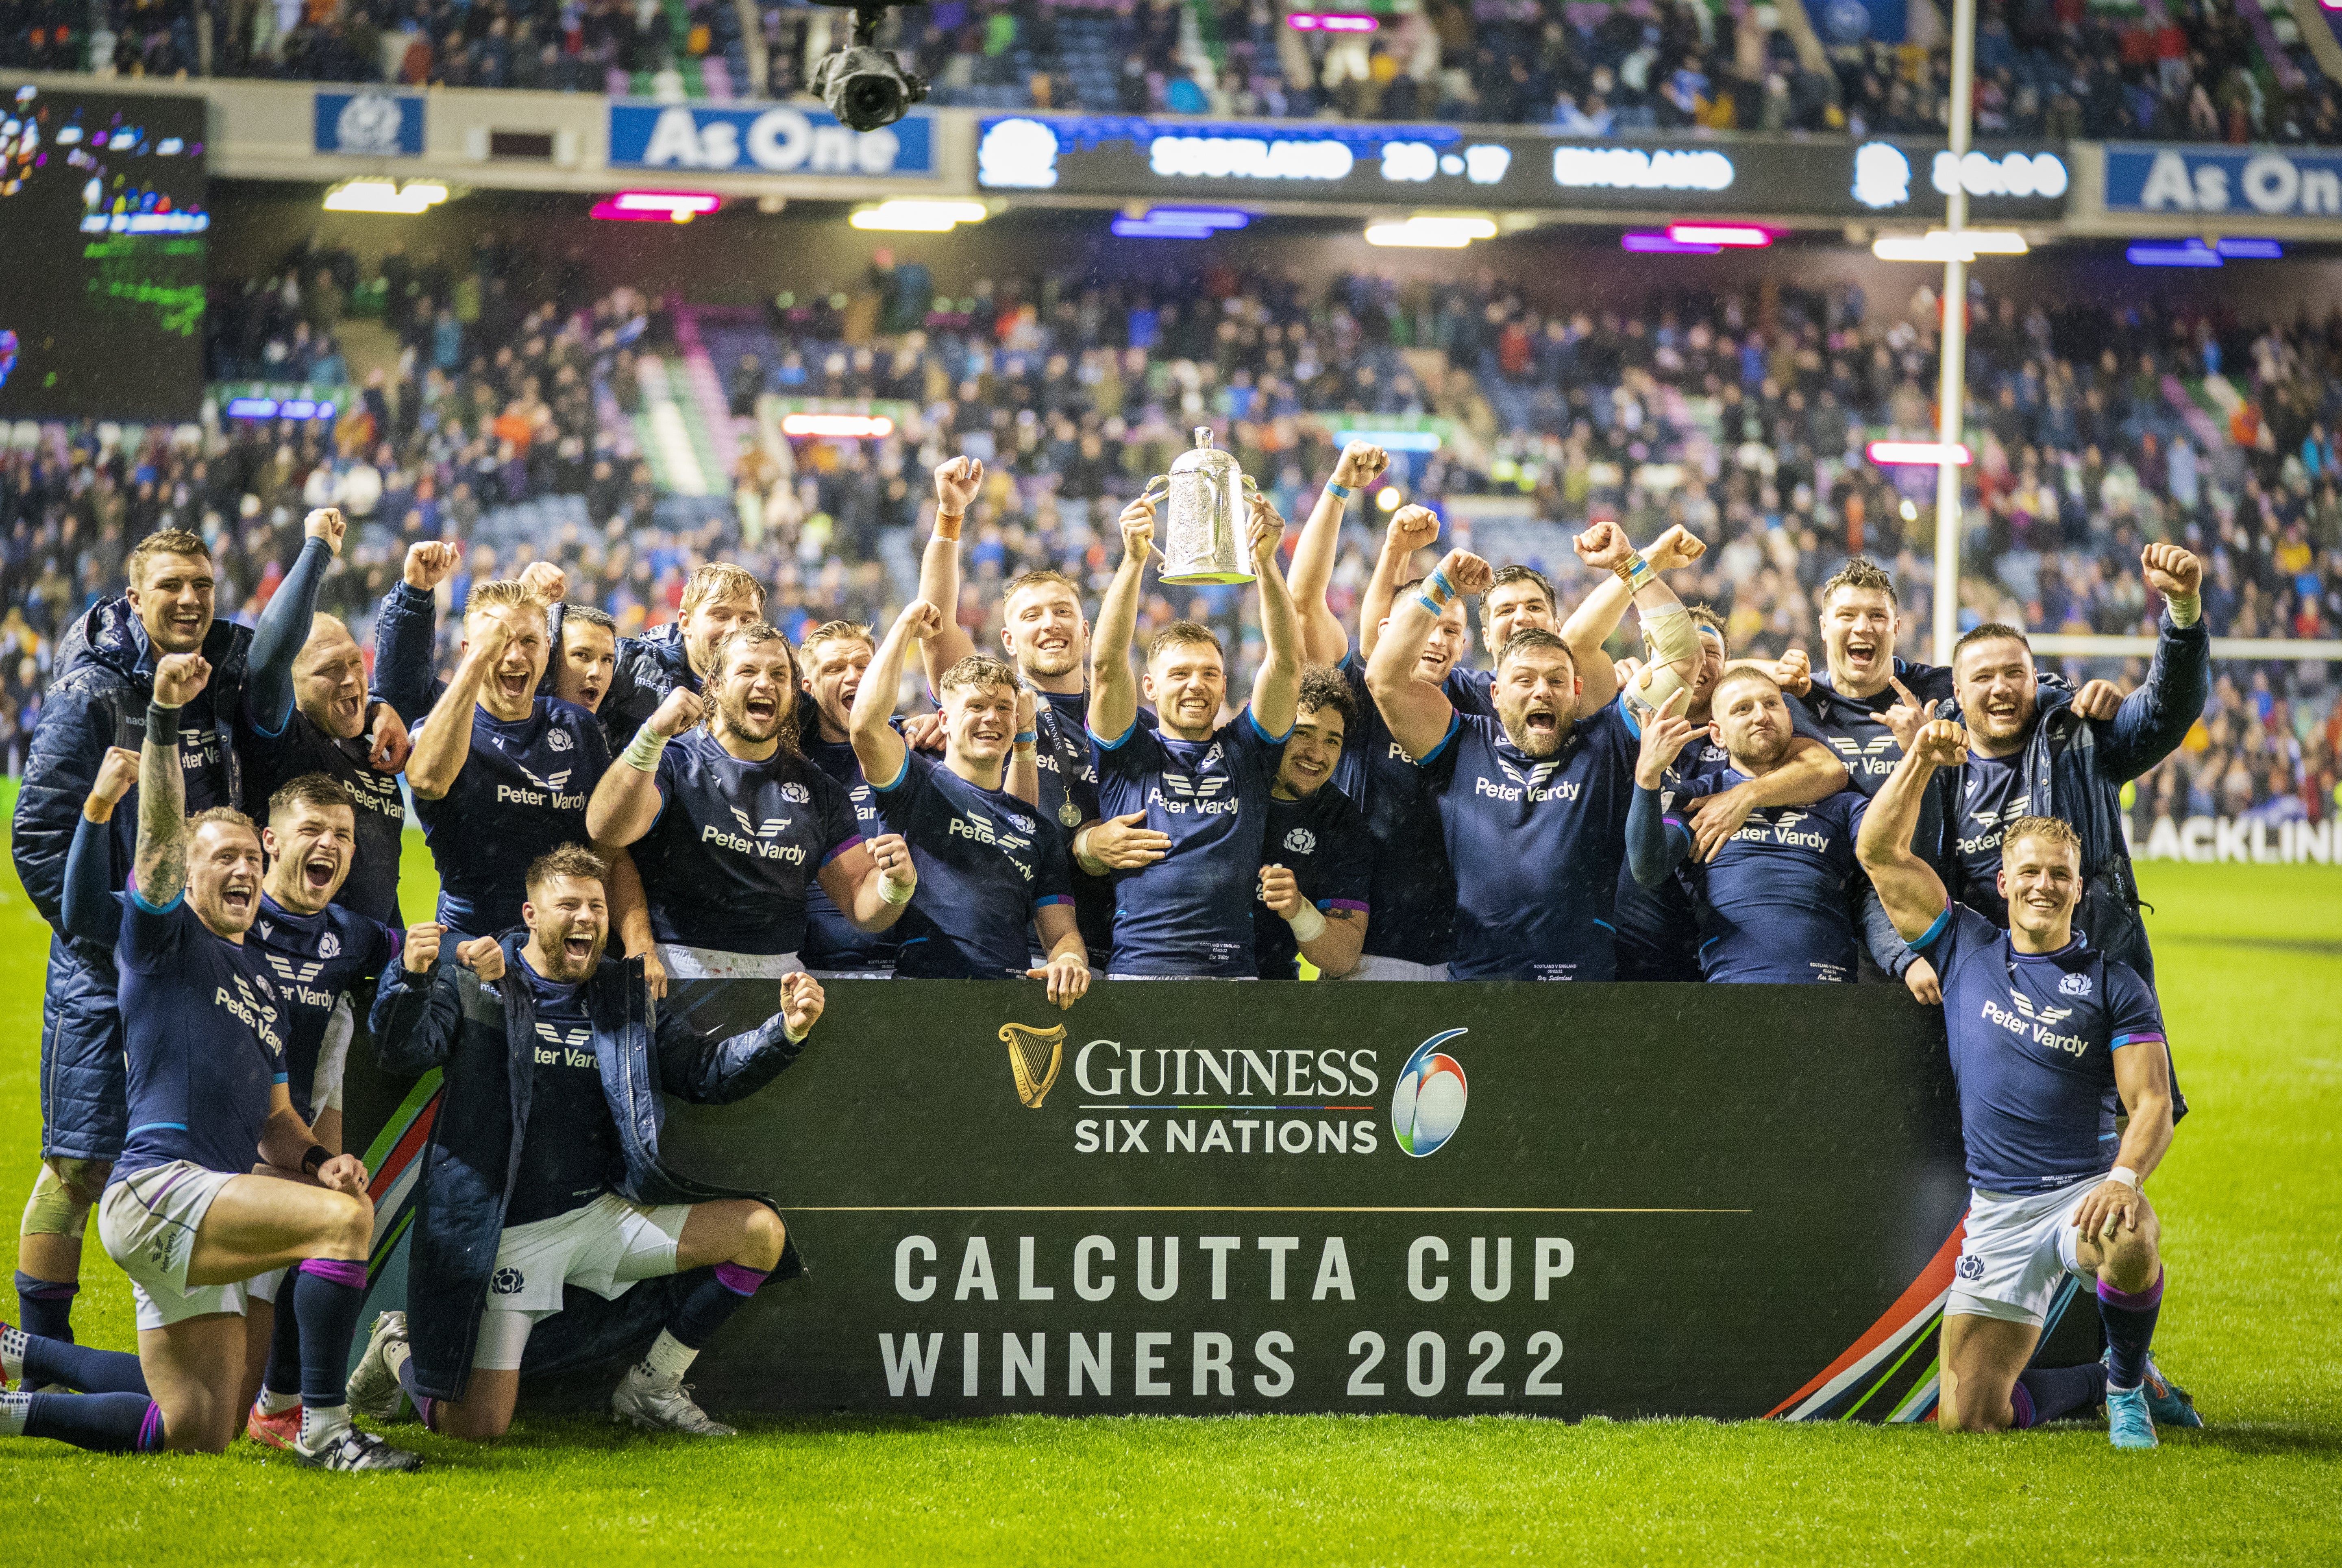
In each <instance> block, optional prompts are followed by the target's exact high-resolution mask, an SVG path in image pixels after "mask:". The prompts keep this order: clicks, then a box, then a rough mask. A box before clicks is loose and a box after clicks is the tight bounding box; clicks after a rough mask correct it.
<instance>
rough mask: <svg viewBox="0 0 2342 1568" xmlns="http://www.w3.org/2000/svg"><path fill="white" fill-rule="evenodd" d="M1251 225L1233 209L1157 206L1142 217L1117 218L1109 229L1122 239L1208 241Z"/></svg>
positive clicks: (1242, 215)
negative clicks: (1228, 230)
mask: <svg viewBox="0 0 2342 1568" xmlns="http://www.w3.org/2000/svg"><path fill="white" fill-rule="evenodd" d="M1251 222H1252V219H1251V218H1249V217H1247V216H1246V215H1245V214H1243V213H1240V212H1237V211H1236V210H1235V209H1234V208H1232V207H1212V206H1158V207H1154V208H1151V209H1149V211H1148V212H1147V214H1146V216H1144V217H1117V218H1116V219H1115V220H1114V222H1113V224H1112V225H1111V227H1112V228H1113V230H1114V232H1115V233H1116V234H1117V235H1119V236H1122V237H1123V238H1125V239H1209V238H1211V237H1212V236H1213V235H1215V234H1216V233H1218V232H1219V231H1220V230H1221V229H1224V228H1243V227H1245V226H1246V225H1248V224H1250V223H1251Z"/></svg>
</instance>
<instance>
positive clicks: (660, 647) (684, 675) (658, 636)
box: [635, 620, 691, 680]
mask: <svg viewBox="0 0 2342 1568" xmlns="http://www.w3.org/2000/svg"><path fill="white" fill-rule="evenodd" d="M635 641H636V643H638V644H640V645H641V647H642V648H643V651H644V652H646V653H647V654H649V655H650V656H651V657H652V658H656V659H657V660H658V661H659V662H660V663H661V664H663V665H665V666H666V667H667V668H668V669H669V670H671V671H673V672H674V675H675V678H676V679H677V680H687V679H689V678H691V652H690V650H689V649H688V648H685V647H684V645H683V622H681V621H679V620H671V621H669V622H667V623H666V625H665V626H655V627H653V628H651V629H650V630H648V631H646V632H645V633H643V635H642V636H640V637H638V638H635Z"/></svg>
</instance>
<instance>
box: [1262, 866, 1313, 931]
mask: <svg viewBox="0 0 2342 1568" xmlns="http://www.w3.org/2000/svg"><path fill="white" fill-rule="evenodd" d="M1260 901H1261V902H1262V903H1264V904H1266V905H1267V906H1268V907H1269V909H1270V910H1273V911H1275V913H1276V915H1277V917H1278V918H1279V919H1281V920H1292V919H1294V918H1295V917H1296V916H1297V915H1298V914H1300V913H1301V911H1302V910H1304V909H1306V908H1307V907H1308V906H1307V905H1306V903H1304V902H1303V900H1302V898H1301V884H1300V883H1298V882H1296V881H1295V880H1294V879H1293V871H1292V869H1291V868H1289V867H1286V866H1263V867H1262V868H1261V869H1260Z"/></svg>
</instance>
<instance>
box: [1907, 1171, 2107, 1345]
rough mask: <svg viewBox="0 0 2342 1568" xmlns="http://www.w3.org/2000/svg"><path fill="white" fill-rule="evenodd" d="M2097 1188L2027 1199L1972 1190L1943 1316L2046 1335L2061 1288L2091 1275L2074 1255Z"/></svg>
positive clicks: (2079, 1185) (2091, 1184) (2080, 1184)
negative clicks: (2027, 1327)
mask: <svg viewBox="0 0 2342 1568" xmlns="http://www.w3.org/2000/svg"><path fill="white" fill-rule="evenodd" d="M2097 1185H2098V1183H2097V1182H2096V1181H2077V1182H2076V1183H2074V1185H2072V1186H2070V1187H2060V1188H2058V1189H2057V1190H2056V1191H2050V1192H2035V1193H2030V1194H2027V1195H2026V1196H2023V1197H2017V1196H2012V1195H2011V1194H2009V1193H2006V1192H1987V1191H1985V1190H1984V1189H1983V1188H1981V1187H1978V1188H1975V1189H1972V1190H1971V1191H1970V1194H1969V1199H1968V1218H1967V1235H1966V1236H1965V1237H1964V1238H1963V1239H1962V1240H1961V1242H1960V1261H1958V1262H1957V1263H1956V1264H1954V1265H1953V1267H1952V1290H1951V1297H1950V1299H1949V1300H1948V1301H1947V1302H1945V1304H1944V1315H1945V1316H1946V1317H1972V1318H1998V1319H2000V1320H2001V1321H2002V1322H2010V1323H2031V1324H2032V1325H2033V1326H2034V1327H2036V1328H2038V1327H2040V1326H2041V1323H2042V1320H2043V1319H2044V1317H2045V1316H2046V1315H2047V1312H2048V1311H2049V1302H2050V1300H2051V1298H2052V1297H2054V1296H2056V1295H2057V1285H2058V1282H2060V1281H2061V1280H2063V1279H2064V1278H2065V1277H2066V1276H2067V1274H2083V1273H2084V1272H2085V1271H2084V1270H2083V1268H2082V1265H2081V1261H2080V1260H2079V1258H2078V1257H2077V1255H2076V1253H2075V1251H2074V1249H2075V1244H2076V1243H2077V1242H2078V1241H2080V1240H2081V1239H2082V1233H2081V1232H2080V1231H2077V1230H2076V1229H2075V1228H2074V1216H2075V1215H2076V1214H2077V1213H2078V1212H2080V1211H2081V1207H2082V1202H2083V1200H2085V1199H2087V1197H2088V1196H2089V1195H2090V1193H2091V1192H2092V1191H2094V1190H2095V1189H2096V1188H2097ZM2085 1277H2087V1275H2085Z"/></svg>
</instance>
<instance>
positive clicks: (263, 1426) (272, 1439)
mask: <svg viewBox="0 0 2342 1568" xmlns="http://www.w3.org/2000/svg"><path fill="white" fill-rule="evenodd" d="M244 1435H245V1436H246V1437H248V1438H250V1439H252V1441H253V1442H256V1443H258V1444H260V1445H261V1446H262V1447H263V1448H290V1447H292V1446H293V1444H294V1442H295V1440H296V1439H298V1438H299V1437H300V1435H301V1407H300V1406H299V1405H297V1404H296V1405H295V1406H293V1407H292V1408H291V1409H289V1410H280V1411H278V1412H276V1413H275V1415H270V1414H269V1413H268V1412H266V1411H264V1410H262V1409H261V1408H260V1402H259V1401H258V1400H255V1401H253V1402H252V1412H251V1413H250V1414H248V1415H246V1416H245V1418H244Z"/></svg>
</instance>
